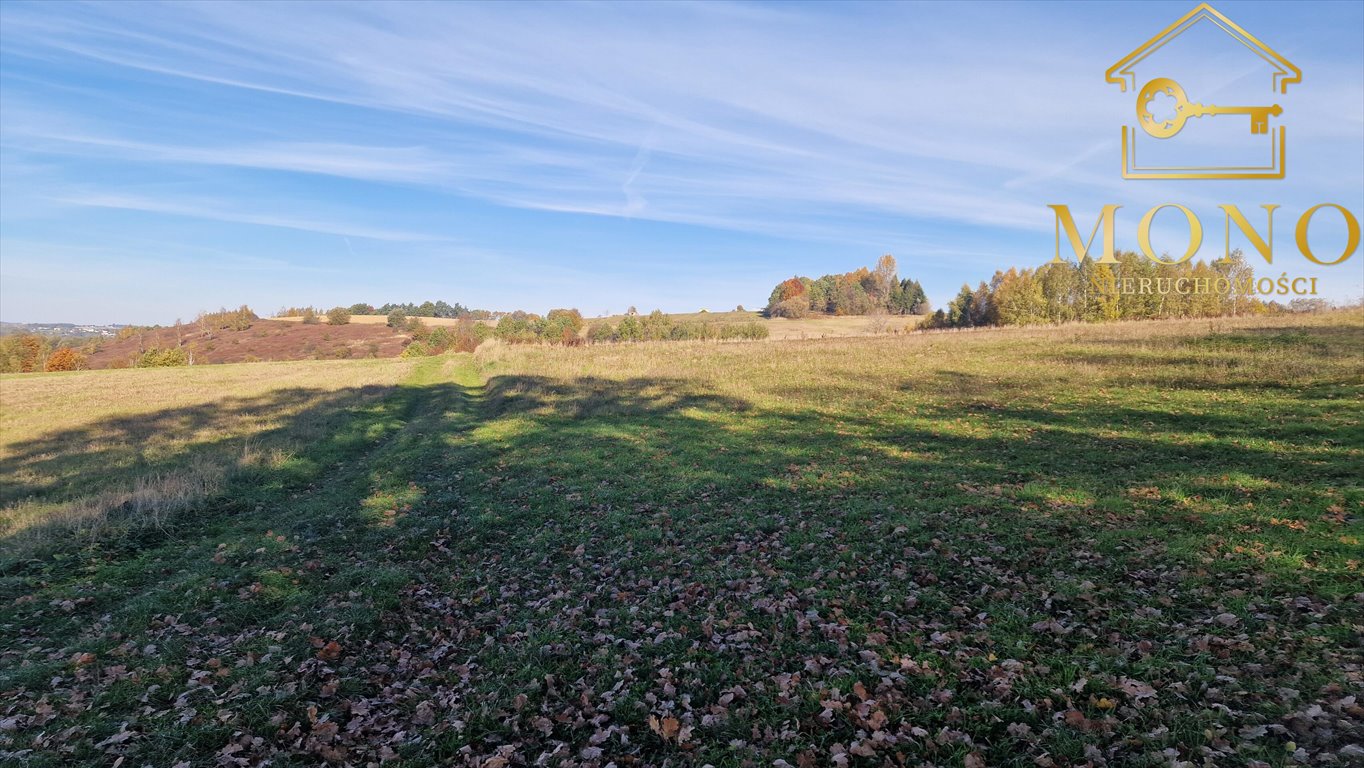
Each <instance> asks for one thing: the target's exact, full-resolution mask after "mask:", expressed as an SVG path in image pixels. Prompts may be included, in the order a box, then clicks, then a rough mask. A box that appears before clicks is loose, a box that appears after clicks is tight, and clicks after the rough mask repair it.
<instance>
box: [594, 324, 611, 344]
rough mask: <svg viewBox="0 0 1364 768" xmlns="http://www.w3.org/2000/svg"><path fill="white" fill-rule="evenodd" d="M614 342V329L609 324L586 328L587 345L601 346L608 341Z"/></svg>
mask: <svg viewBox="0 0 1364 768" xmlns="http://www.w3.org/2000/svg"><path fill="white" fill-rule="evenodd" d="M615 340H616V329H615V328H613V327H611V324H610V323H606V322H602V323H593V324H592V325H590V326H588V328H587V341H588V343H589V344H603V343H605V342H608V341H615Z"/></svg>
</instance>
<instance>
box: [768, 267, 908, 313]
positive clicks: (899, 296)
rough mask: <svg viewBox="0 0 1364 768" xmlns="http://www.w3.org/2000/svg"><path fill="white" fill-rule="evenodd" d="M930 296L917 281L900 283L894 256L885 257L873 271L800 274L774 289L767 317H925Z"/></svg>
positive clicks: (861, 269) (863, 269)
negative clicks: (873, 315) (872, 315)
mask: <svg viewBox="0 0 1364 768" xmlns="http://www.w3.org/2000/svg"><path fill="white" fill-rule="evenodd" d="M929 310H930V307H929V304H928V297H927V296H925V295H924V289H923V286H921V285H919V282H918V281H917V280H909V279H905V280H901V279H900V277H899V275H898V274H896V265H895V257H894V256H891V255H890V254H886V255H884V256H882V257H881V258H880V259H879V260H878V261H877V262H876V267H875V268H874V269H867V268H866V267H861V268H859V269H855V270H853V271H852V272H845V273H844V274H841V275H824V276H823V277H821V278H819V279H818V280H812V279H810V278H808V277H801V276H799V275H797V276H796V277H792V278H790V279H789V280H783V281H782V282H781V283H778V284H777V287H776V288H773V289H772V295H771V296H769V297H768V299H767V308H766V309H765V310H764V313H765V314H767V316H768V317H788V318H800V317H806V316H808V315H811V314H829V315H870V314H876V313H881V312H885V313H888V314H892V315H924V314H928V312H929Z"/></svg>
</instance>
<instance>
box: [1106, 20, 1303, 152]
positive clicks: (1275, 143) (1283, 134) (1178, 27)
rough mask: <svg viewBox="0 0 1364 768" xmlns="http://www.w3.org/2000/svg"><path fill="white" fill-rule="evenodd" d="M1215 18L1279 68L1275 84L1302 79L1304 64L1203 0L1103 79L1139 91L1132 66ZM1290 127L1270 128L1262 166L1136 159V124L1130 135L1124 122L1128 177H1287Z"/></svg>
mask: <svg viewBox="0 0 1364 768" xmlns="http://www.w3.org/2000/svg"><path fill="white" fill-rule="evenodd" d="M1204 20H1206V21H1210V22H1212V23H1213V24H1215V25H1217V26H1218V27H1219V28H1220V29H1222V31H1224V32H1226V33H1227V34H1228V35H1229V36H1231V37H1232V39H1234V40H1236V41H1237V42H1238V43H1240V44H1242V45H1244V46H1245V47H1246V48H1247V49H1248V50H1249V51H1251V52H1252V53H1254V54H1255V55H1257V56H1259V57H1260V58H1261V59H1263V60H1264V61H1265V62H1266V63H1268V64H1269V65H1270V67H1272V68H1273V69H1274V76H1273V80H1272V86H1273V90H1274V91H1276V92H1278V93H1287V92H1288V85H1289V84H1290V83H1300V82H1302V70H1301V69H1298V67H1297V66H1296V65H1294V64H1293V63H1292V62H1290V61H1289V60H1288V59H1286V58H1284V57H1283V56H1281V55H1279V54H1278V53H1276V52H1275V51H1274V50H1273V49H1272V48H1270V47H1269V46H1267V45H1265V44H1264V43H1262V42H1260V40H1259V39H1258V38H1256V37H1255V36H1254V35H1252V34H1250V33H1249V32H1247V31H1246V30H1244V29H1242V28H1241V25H1239V24H1237V23H1236V22H1234V21H1232V20H1231V19H1229V18H1227V17H1226V16H1223V15H1222V13H1221V12H1219V11H1218V10H1217V9H1216V8H1213V7H1212V6H1211V5H1208V4H1207V3H1199V4H1198V6H1196V7H1195V8H1194V9H1193V10H1191V11H1189V12H1188V13H1186V14H1184V15H1183V16H1182V17H1180V18H1179V19H1178V20H1177V21H1175V22H1174V23H1173V24H1171V25H1170V26H1168V27H1166V28H1165V29H1164V30H1162V31H1161V32H1160V33H1159V34H1157V35H1156V36H1155V37H1153V38H1151V39H1150V40H1147V41H1146V42H1145V43H1143V44H1141V45H1140V46H1138V47H1137V49H1136V50H1134V51H1132V52H1131V53H1129V54H1127V56H1125V57H1123V58H1122V60H1120V61H1119V62H1118V63H1116V64H1114V65H1113V66H1111V67H1109V68H1108V71H1107V72H1105V73H1104V79H1105V80H1106V81H1107V82H1110V83H1116V84H1117V85H1118V86H1119V87H1120V88H1121V89H1122V90H1123V92H1124V93H1126V92H1128V91H1135V90H1136V87H1137V76H1136V73H1135V72H1133V71H1132V69H1133V67H1135V66H1136V65H1137V64H1140V63H1141V62H1142V61H1144V60H1145V59H1146V58H1147V57H1148V56H1150V55H1151V54H1153V53H1155V52H1156V51H1158V50H1160V49H1161V48H1162V47H1164V46H1165V45H1166V44H1167V43H1169V42H1170V41H1171V40H1173V39H1175V38H1176V37H1178V36H1179V35H1181V34H1182V33H1183V32H1184V31H1186V30H1187V29H1189V28H1190V27H1192V26H1193V25H1195V24H1197V23H1198V22H1200V21H1204ZM1287 135H1288V134H1287V130H1286V129H1285V127H1284V126H1282V125H1280V126H1279V132H1278V134H1277V135H1273V134H1271V138H1270V162H1269V164H1268V165H1263V166H1236V167H1197V166H1188V167H1170V166H1166V167H1145V168H1143V167H1142V166H1140V165H1138V164H1137V162H1136V129H1132V136H1131V137H1130V138H1129V136H1128V126H1125V125H1124V126H1123V128H1122V159H1123V167H1122V175H1123V178H1125V179H1282V178H1283V177H1284V172H1285V170H1286V160H1287V153H1286V146H1285V145H1286V140H1287Z"/></svg>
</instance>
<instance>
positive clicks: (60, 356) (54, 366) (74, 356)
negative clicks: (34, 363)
mask: <svg viewBox="0 0 1364 768" xmlns="http://www.w3.org/2000/svg"><path fill="white" fill-rule="evenodd" d="M84 367H85V356H84V355H82V354H81V353H79V352H77V351H76V350H74V349H72V348H70V347H62V348H61V349H59V350H57V351H56V352H53V353H52V356H51V357H49V358H47V365H46V366H45V367H44V369H45V370H48V371H78V370H80V369H82V368H84Z"/></svg>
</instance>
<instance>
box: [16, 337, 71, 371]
mask: <svg viewBox="0 0 1364 768" xmlns="http://www.w3.org/2000/svg"><path fill="white" fill-rule="evenodd" d="M87 345H88V342H87ZM85 364H86V361H85V354H84V353H83V352H82V351H81V350H79V349H76V348H75V347H72V346H69V345H68V344H67V340H65V339H61V338H56V337H48V336H42V335H39V334H36V333H16V334H11V335H8V336H0V373H39V372H42V371H78V370H81V369H83V368H85Z"/></svg>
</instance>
